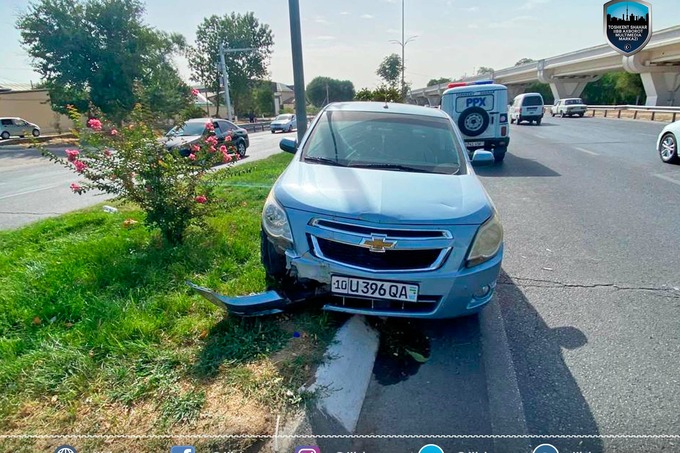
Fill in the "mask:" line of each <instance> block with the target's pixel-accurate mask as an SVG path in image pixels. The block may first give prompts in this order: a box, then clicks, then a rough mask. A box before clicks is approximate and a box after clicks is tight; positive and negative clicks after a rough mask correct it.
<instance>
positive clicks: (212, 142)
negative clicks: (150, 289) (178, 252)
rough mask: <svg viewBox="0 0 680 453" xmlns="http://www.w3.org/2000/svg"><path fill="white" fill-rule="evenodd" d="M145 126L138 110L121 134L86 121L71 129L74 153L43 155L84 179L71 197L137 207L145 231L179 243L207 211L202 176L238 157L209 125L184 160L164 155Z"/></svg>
mask: <svg viewBox="0 0 680 453" xmlns="http://www.w3.org/2000/svg"><path fill="white" fill-rule="evenodd" d="M68 111H69V116H71V119H73V120H74V123H75V124H82V121H81V118H80V114H79V113H78V112H77V111H76V110H75V108H73V107H71V106H69V107H68ZM148 124H150V121H149V118H148V114H146V113H145V112H144V109H143V108H142V107H141V106H140V105H137V106H136V107H135V109H134V111H133V114H132V117H131V122H130V123H129V124H127V125H126V126H125V127H120V128H119V129H120V130H118V129H115V128H111V127H107V125H106V124H105V121H103V120H102V119H99V118H91V119H89V120H88V121H87V126H88V127H87V128H80V127H77V128H76V130H75V134H76V137H77V138H78V149H67V150H66V158H62V157H59V156H57V155H55V154H53V153H51V152H49V151H47V150H46V149H43V154H44V155H46V156H47V157H49V158H50V160H52V161H54V162H57V163H59V164H61V165H63V166H65V167H67V168H70V169H71V170H73V171H74V172H75V173H77V174H78V176H80V177H81V178H82V179H83V180H82V181H78V182H73V183H71V185H70V187H71V190H72V191H73V192H74V193H77V194H83V193H86V192H88V191H90V190H97V191H101V192H105V193H108V194H113V195H115V196H116V197H118V198H120V199H123V200H125V201H129V202H133V203H136V204H137V205H139V206H140V207H141V208H142V209H143V210H144V212H145V214H146V219H145V223H146V225H147V226H148V227H149V228H158V229H159V230H160V231H161V233H162V235H163V237H164V238H165V239H166V240H167V242H168V243H170V244H178V243H181V242H182V240H183V239H184V235H185V231H186V229H187V228H188V227H189V225H191V224H192V223H200V220H201V218H202V217H203V216H205V215H206V214H207V213H208V212H209V208H210V205H211V201H213V198H212V186H211V185H210V184H208V183H207V182H206V178H205V176H206V174H207V172H208V171H209V170H210V169H211V168H212V167H213V166H214V165H216V164H221V163H228V162H234V161H236V160H237V159H238V153H237V152H236V148H235V147H234V146H233V145H232V144H231V142H230V140H229V138H228V139H227V141H225V143H224V144H222V145H220V144H219V142H218V140H217V138H216V137H215V136H214V135H211V134H212V132H211V131H212V130H213V129H214V128H213V127H212V123H208V124H206V130H207V131H208V132H207V134H206V137H205V138H204V139H203V140H202V141H201V143H200V144H195V145H192V147H191V149H190V153H189V155H188V157H184V156H182V155H181V154H180V151H179V150H178V149H171V150H168V149H167V147H166V145H165V141H164V140H163V139H160V138H159V137H158V135H157V133H156V132H154V131H153V130H152V129H151V127H149V126H148ZM218 146H219V148H218Z"/></svg>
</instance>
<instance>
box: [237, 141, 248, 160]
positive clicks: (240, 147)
mask: <svg viewBox="0 0 680 453" xmlns="http://www.w3.org/2000/svg"><path fill="white" fill-rule="evenodd" d="M236 152H238V155H239V157H245V155H246V142H245V141H243V140H239V141H238V142H236Z"/></svg>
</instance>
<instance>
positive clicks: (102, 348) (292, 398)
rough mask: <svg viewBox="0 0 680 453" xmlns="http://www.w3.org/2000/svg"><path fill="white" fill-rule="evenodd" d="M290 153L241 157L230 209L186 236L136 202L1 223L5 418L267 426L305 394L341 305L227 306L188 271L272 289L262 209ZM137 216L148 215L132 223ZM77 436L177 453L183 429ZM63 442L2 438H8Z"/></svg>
mask: <svg viewBox="0 0 680 453" xmlns="http://www.w3.org/2000/svg"><path fill="white" fill-rule="evenodd" d="M290 159H291V156H289V155H284V154H281V155H277V156H274V157H272V158H270V159H267V160H264V161H260V162H254V163H251V164H246V165H243V166H241V167H237V168H238V169H236V168H234V169H232V170H230V171H232V172H233V173H235V175H234V176H231V177H230V178H227V179H226V180H225V181H223V182H221V183H220V184H221V186H220V188H219V193H220V199H221V200H222V201H223V202H224V203H225V204H226V206H227V208H226V209H223V210H221V211H220V214H219V215H217V216H216V217H214V218H210V219H209V221H208V224H207V226H205V227H202V228H194V229H193V230H191V231H190V233H189V234H188V237H187V240H186V242H185V244H184V245H182V246H179V247H176V248H174V249H172V248H167V247H164V246H162V245H161V241H160V240H159V236H158V234H157V233H156V232H150V231H148V230H147V229H146V228H144V226H143V225H142V223H141V220H142V213H141V212H140V211H139V210H138V209H136V208H135V207H132V206H127V205H118V207H119V209H120V211H119V213H117V214H108V213H105V212H103V211H102V209H101V206H98V207H94V208H92V209H89V210H85V211H79V212H75V213H71V214H67V215H64V216H60V217H56V218H53V219H48V220H44V221H41V222H38V223H35V224H32V225H30V226H27V227H25V228H21V229H18V230H13V231H7V232H0V431H2V433H4V434H29V433H31V434H47V433H62V434H68V433H75V432H78V433H88V434H168V433H173V434H174V433H183V432H190V433H203V434H232V433H233V434H262V433H271V432H272V430H273V422H274V421H275V416H276V414H278V413H281V412H285V411H286V409H289V408H291V407H293V406H295V405H297V404H299V403H300V400H301V396H300V395H299V394H298V388H299V387H300V385H301V384H303V383H304V381H305V380H306V379H308V377H309V374H310V372H311V370H312V368H313V365H314V364H315V363H318V361H319V360H320V358H321V354H322V353H323V350H324V349H325V347H326V345H327V344H328V342H329V341H330V340H331V338H332V335H333V334H334V330H335V325H336V324H337V320H336V318H334V317H332V316H330V315H328V314H326V313H324V312H321V311H319V310H318V309H314V308H309V309H305V310H298V311H296V312H295V313H293V314H287V315H280V316H275V317H267V318H255V319H240V318H236V317H228V316H227V317H225V316H224V312H222V311H220V310H219V309H218V308H216V307H215V306H213V305H212V304H210V303H209V302H207V301H206V300H204V299H203V298H201V297H200V296H198V295H196V294H195V293H193V292H192V291H191V290H189V289H188V288H187V286H186V285H185V283H184V282H185V281H186V280H187V279H190V280H192V281H194V282H196V283H198V284H201V285H203V286H208V287H212V288H215V289H217V290H219V291H220V292H222V293H224V294H229V295H241V294H248V293H252V292H258V291H261V290H263V289H265V286H266V284H265V277H264V272H263V269H262V267H261V265H260V260H259V228H260V213H261V209H262V204H263V202H264V199H265V197H266V195H267V193H268V191H269V189H268V188H269V187H270V186H271V185H272V184H273V182H274V181H275V180H276V178H277V177H278V175H279V174H280V173H281V171H282V170H283V169H284V168H285V166H286V165H287V163H288V162H289V161H290ZM74 196H76V195H74ZM129 218H131V219H136V220H138V221H140V223H139V224H137V225H134V226H132V227H129V228H126V227H124V225H123V222H124V221H125V220H126V219H129ZM294 332H297V333H300V335H299V336H298V335H293V334H294ZM78 442H80V445H81V446H83V447H85V446H87V447H89V448H98V449H100V450H101V449H102V447H107V446H108V448H103V449H105V450H106V449H108V450H114V451H118V450H122V449H123V447H125V448H127V447H129V448H134V449H135V451H161V450H162V451H165V449H166V448H167V446H168V445H171V444H172V443H173V442H172V441H171V440H168V439H165V440H145V441H132V440H130V441H120V442H123V443H119V444H118V446H117V447H114V445H112V444H105V443H104V441H103V440H98V439H94V440H89V441H87V443H85V444H83V442H82V441H78ZM116 442H118V441H116ZM124 442H128V443H127V444H126V443H124ZM59 443H63V440H61V441H60V440H39V441H36V440H22V441H18V440H6V441H4V443H3V442H2V441H0V446H2V448H0V449H1V450H2V451H10V449H14V450H13V451H21V449H23V448H25V449H27V450H26V451H31V449H36V450H37V449H38V448H46V447H50V446H51V447H52V448H54V446H56V445H58V444H59ZM193 443H194V444H196V445H204V446H206V447H210V448H233V447H234V446H237V447H239V448H243V447H245V446H246V445H245V444H244V443H232V442H230V441H216V440H213V441H211V440H205V441H202V442H196V441H194V442H193ZM247 443H248V442H246V444H247ZM168 450H169V448H168Z"/></svg>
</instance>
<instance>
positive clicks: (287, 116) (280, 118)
mask: <svg viewBox="0 0 680 453" xmlns="http://www.w3.org/2000/svg"><path fill="white" fill-rule="evenodd" d="M292 117H293V115H291V114H289V113H287V114H285V115H279V116H277V117H276V119H275V121H288V120H290V119H291V118H292Z"/></svg>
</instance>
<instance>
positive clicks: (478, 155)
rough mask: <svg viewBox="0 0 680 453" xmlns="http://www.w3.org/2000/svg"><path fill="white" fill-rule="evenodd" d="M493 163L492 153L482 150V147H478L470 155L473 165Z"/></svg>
mask: <svg viewBox="0 0 680 453" xmlns="http://www.w3.org/2000/svg"><path fill="white" fill-rule="evenodd" d="M493 163H494V158H493V153H492V152H491V151H484V150H482V149H478V150H477V151H475V152H474V154H473V155H472V166H473V167H487V166H489V165H493Z"/></svg>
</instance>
